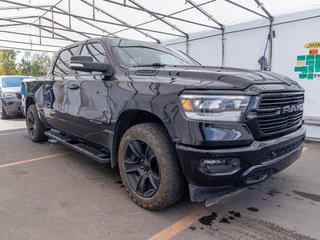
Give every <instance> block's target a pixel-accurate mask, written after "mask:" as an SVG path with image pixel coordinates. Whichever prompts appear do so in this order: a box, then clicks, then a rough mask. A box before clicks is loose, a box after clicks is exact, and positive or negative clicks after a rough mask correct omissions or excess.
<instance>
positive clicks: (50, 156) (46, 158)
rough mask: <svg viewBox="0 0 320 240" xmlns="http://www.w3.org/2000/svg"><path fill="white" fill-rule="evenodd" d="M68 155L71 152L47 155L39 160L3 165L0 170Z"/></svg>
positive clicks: (33, 159)
mask: <svg viewBox="0 0 320 240" xmlns="http://www.w3.org/2000/svg"><path fill="white" fill-rule="evenodd" d="M67 153H69V152H63V153H57V154H52V155H47V156H43V157H38V158H32V159H28V160H22V161H18V162H13V163H6V164H1V165H0V169H2V168H7V167H12V166H17V165H20V164H26V163H32V162H36V161H42V160H48V159H51V158H55V157H60V156H63V155H66V154H67Z"/></svg>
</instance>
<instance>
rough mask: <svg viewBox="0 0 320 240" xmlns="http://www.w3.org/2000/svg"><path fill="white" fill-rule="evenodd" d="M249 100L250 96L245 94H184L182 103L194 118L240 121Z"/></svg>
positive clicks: (181, 99)
mask: <svg viewBox="0 0 320 240" xmlns="http://www.w3.org/2000/svg"><path fill="white" fill-rule="evenodd" d="M249 100H250V97H249V96H243V95H239V96H237V95H234V96H229V95H215V96H211V95H191V94H182V95H181V96H180V105H181V108H182V110H183V112H184V114H185V116H186V117H187V118H189V119H192V120H205V121H225V122H239V121H241V119H242V116H243V114H244V112H245V111H246V109H247V106H248V103H249Z"/></svg>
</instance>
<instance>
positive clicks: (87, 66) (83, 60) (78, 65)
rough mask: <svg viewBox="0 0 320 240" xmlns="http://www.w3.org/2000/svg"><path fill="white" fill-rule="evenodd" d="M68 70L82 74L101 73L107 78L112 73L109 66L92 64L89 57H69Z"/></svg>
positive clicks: (91, 59)
mask: <svg viewBox="0 0 320 240" xmlns="http://www.w3.org/2000/svg"><path fill="white" fill-rule="evenodd" d="M70 68H71V69H72V70H75V71H82V72H101V73H103V74H105V75H108V76H111V75H112V73H113V71H112V67H111V65H110V64H107V63H99V62H94V61H93V58H92V57H91V56H71V58H70Z"/></svg>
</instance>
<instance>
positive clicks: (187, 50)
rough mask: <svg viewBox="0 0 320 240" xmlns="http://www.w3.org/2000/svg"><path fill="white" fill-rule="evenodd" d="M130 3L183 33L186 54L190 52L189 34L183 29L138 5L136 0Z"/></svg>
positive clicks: (131, 0)
mask: <svg viewBox="0 0 320 240" xmlns="http://www.w3.org/2000/svg"><path fill="white" fill-rule="evenodd" d="M129 1H130V2H132V3H133V4H134V5H136V6H137V7H139V8H141V9H143V10H144V11H146V12H147V13H149V14H150V15H151V16H153V17H154V18H156V19H158V20H159V21H161V22H163V23H165V24H166V25H168V26H170V27H171V28H172V29H174V30H177V31H178V32H180V33H182V34H183V35H184V36H185V38H186V52H187V53H188V52H189V46H188V45H189V35H188V33H186V32H185V31H183V30H182V29H180V28H179V27H177V26H175V25H173V24H172V23H170V22H169V21H168V20H166V19H164V18H161V17H159V16H158V15H157V14H155V13H153V12H152V11H150V10H149V9H147V8H146V7H144V6H142V5H141V4H139V3H137V2H136V1H134V0H129Z"/></svg>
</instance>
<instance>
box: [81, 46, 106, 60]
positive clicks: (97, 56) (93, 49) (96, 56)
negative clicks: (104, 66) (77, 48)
mask: <svg viewBox="0 0 320 240" xmlns="http://www.w3.org/2000/svg"><path fill="white" fill-rule="evenodd" d="M80 55H81V56H91V57H92V58H93V61H94V62H101V63H103V62H105V59H106V51H105V50H104V48H103V46H102V45H101V44H100V43H89V44H85V45H83V47H82V49H81V53H80Z"/></svg>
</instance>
